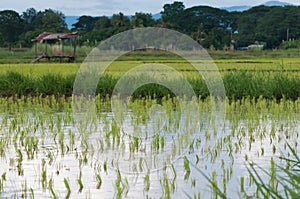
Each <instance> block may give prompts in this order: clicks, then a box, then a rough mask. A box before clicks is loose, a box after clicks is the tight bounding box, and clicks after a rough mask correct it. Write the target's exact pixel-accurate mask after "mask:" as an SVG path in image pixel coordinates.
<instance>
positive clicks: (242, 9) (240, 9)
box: [221, 6, 251, 12]
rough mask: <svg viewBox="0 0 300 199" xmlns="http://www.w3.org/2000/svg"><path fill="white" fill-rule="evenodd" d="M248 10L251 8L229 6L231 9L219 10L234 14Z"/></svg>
mask: <svg viewBox="0 0 300 199" xmlns="http://www.w3.org/2000/svg"><path fill="white" fill-rule="evenodd" d="M250 8H251V6H231V7H224V8H221V9H223V10H227V11H228V12H234V11H237V12H243V11H245V10H249V9H250Z"/></svg>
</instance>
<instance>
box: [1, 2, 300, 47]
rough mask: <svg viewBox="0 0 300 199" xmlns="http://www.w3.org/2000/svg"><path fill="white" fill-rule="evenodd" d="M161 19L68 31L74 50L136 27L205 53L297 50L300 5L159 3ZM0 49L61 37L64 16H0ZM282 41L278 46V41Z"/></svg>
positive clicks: (83, 25) (92, 20)
mask: <svg viewBox="0 0 300 199" xmlns="http://www.w3.org/2000/svg"><path fill="white" fill-rule="evenodd" d="M161 14H162V17H161V18H160V19H157V20H156V19H154V18H153V17H152V15H151V14H149V13H141V12H137V13H135V15H133V16H131V17H128V16H125V15H124V14H123V13H121V12H120V13H117V14H114V15H112V16H111V17H107V16H100V17H93V16H86V15H84V16H80V17H79V18H78V21H77V22H76V23H75V24H73V25H72V31H77V32H78V33H79V35H80V37H79V40H78V42H79V45H91V46H95V45H97V44H98V43H99V42H100V41H102V40H105V39H107V38H109V37H110V36H112V35H114V34H117V33H120V32H123V31H126V30H129V29H132V28H138V27H164V28H170V29H174V30H177V31H179V32H182V33H185V34H187V35H189V36H191V37H192V38H193V39H195V40H196V41H197V42H198V43H199V44H201V45H202V46H203V47H205V48H212V49H224V48H225V47H229V46H230V45H234V46H235V48H239V47H243V46H248V45H250V44H254V43H256V44H263V45H264V46H265V48H268V49H272V48H278V47H280V46H284V47H285V48H288V47H299V48H300V42H297V41H298V40H299V39H300V23H299V21H300V6H285V7H278V6H273V7H267V6H257V7H253V8H251V9H249V10H246V11H243V12H228V11H226V10H222V9H218V8H213V7H209V6H195V7H191V8H185V6H184V4H183V2H178V1H175V2H173V3H171V4H165V5H164V6H163V8H162V11H161ZM0 24H1V25H0V45H1V47H5V46H6V47H8V48H9V49H11V47H12V46H23V47H31V46H32V45H33V44H32V42H31V39H33V38H34V37H36V36H37V35H39V34H40V33H42V32H67V31H70V30H68V28H67V24H66V22H65V15H64V14H63V13H62V12H60V11H56V10H52V9H46V10H44V11H37V10H35V9H34V8H29V9H27V10H26V11H25V12H23V13H21V14H19V13H17V12H16V11H13V10H3V11H0ZM283 41H284V42H283ZM295 41H296V42H295Z"/></svg>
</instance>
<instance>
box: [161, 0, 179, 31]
mask: <svg viewBox="0 0 300 199" xmlns="http://www.w3.org/2000/svg"><path fill="white" fill-rule="evenodd" d="M184 9H185V6H184V4H183V2H180V1H175V2H173V3H172V4H165V5H164V6H163V11H162V12H161V14H162V22H163V24H164V26H165V27H169V28H176V27H178V24H177V21H178V19H179V17H180V15H181V14H182V13H183V11H184Z"/></svg>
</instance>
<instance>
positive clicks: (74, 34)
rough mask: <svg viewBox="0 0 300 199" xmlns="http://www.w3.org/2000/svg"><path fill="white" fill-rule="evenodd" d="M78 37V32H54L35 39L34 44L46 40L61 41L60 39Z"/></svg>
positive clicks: (45, 33)
mask: <svg viewBox="0 0 300 199" xmlns="http://www.w3.org/2000/svg"><path fill="white" fill-rule="evenodd" d="M74 37H77V32H72V33H53V32H44V33H42V34H40V35H39V36H37V37H36V38H34V39H33V40H32V41H34V42H43V41H45V40H59V39H70V38H74Z"/></svg>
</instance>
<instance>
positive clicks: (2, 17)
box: [0, 10, 23, 50]
mask: <svg viewBox="0 0 300 199" xmlns="http://www.w3.org/2000/svg"><path fill="white" fill-rule="evenodd" d="M0 24H1V26H0V34H1V37H2V39H3V40H4V41H5V42H7V45H8V49H9V50H11V48H12V43H13V42H16V40H17V38H18V36H19V34H20V33H21V31H22V30H23V23H22V19H21V17H20V15H19V14H18V13H17V12H15V11H13V10H4V11H0Z"/></svg>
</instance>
